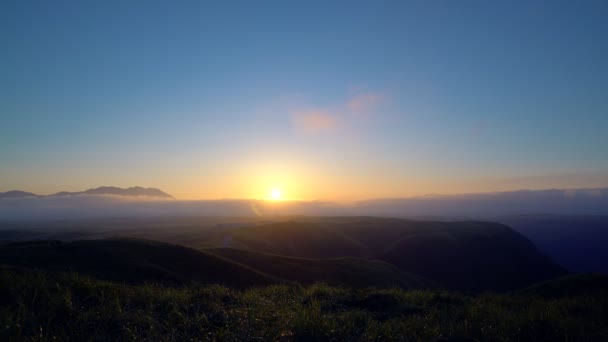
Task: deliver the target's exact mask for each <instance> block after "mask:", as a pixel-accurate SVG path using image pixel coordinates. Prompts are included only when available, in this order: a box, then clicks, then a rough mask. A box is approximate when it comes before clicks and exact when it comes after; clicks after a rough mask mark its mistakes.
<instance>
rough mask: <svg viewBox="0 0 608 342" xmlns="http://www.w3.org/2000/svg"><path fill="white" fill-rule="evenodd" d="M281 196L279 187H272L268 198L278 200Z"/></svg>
mask: <svg viewBox="0 0 608 342" xmlns="http://www.w3.org/2000/svg"><path fill="white" fill-rule="evenodd" d="M281 196H282V194H281V189H277V188H273V189H272V190H270V199H272V200H274V201H278V200H280V199H281Z"/></svg>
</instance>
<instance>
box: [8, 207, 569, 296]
mask: <svg viewBox="0 0 608 342" xmlns="http://www.w3.org/2000/svg"><path fill="white" fill-rule="evenodd" d="M4 227H6V228H5V229H10V231H8V233H7V234H0V236H3V235H6V236H5V237H4V238H3V239H4V240H10V239H13V240H23V239H27V234H26V235H24V236H23V237H18V236H17V235H16V234H15V231H16V230H28V229H30V228H31V230H35V231H38V232H42V234H41V235H33V236H36V239H59V240H63V239H68V240H71V239H79V240H80V239H102V238H109V237H113V236H121V237H133V238H139V239H153V240H158V241H164V242H167V243H171V244H179V245H183V246H186V247H190V248H194V249H198V250H204V249H207V248H235V249H243V250H248V251H255V252H260V253H266V254H273V255H280V256H284V257H293V258H313V259H327V258H340V257H351V258H360V259H368V260H382V261H385V262H388V263H390V264H392V265H394V266H397V267H398V268H399V269H401V271H404V272H407V273H410V274H415V275H418V276H421V277H424V278H426V279H429V280H431V281H433V282H436V283H438V284H439V285H441V286H443V287H445V288H448V289H458V290H472V291H484V290H511V289H517V288H521V287H525V286H528V285H531V284H533V283H535V282H539V281H544V280H548V279H551V278H555V277H558V276H561V275H564V274H565V273H566V271H565V270H563V269H562V268H561V267H559V266H557V265H556V264H554V263H553V262H552V261H551V260H550V259H548V258H547V257H546V256H545V255H543V254H542V253H541V252H539V251H538V250H537V249H536V247H535V246H534V245H533V244H532V243H531V242H530V241H529V240H528V239H526V238H525V237H524V236H522V235H521V234H519V233H517V232H515V231H514V230H513V229H511V228H509V227H508V226H505V225H502V224H498V223H492V222H482V221H463V222H440V221H417V220H405V219H396V218H378V217H277V218H261V219H245V218H223V219H219V218H213V219H209V218H171V219H169V218H166V219H163V220H158V219H127V218H125V219H116V220H105V221H104V220H81V221H75V222H73V223H70V222H66V221H57V222H52V223H48V224H46V225H44V224H40V223H28V224H19V225H16V224H5V225H4ZM47 227H48V228H47ZM61 227H66V228H61ZM44 232H47V233H44Z"/></svg>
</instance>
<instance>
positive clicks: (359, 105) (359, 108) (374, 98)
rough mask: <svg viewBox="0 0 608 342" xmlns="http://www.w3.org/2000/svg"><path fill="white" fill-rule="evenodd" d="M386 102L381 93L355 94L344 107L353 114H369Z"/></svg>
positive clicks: (384, 96)
mask: <svg viewBox="0 0 608 342" xmlns="http://www.w3.org/2000/svg"><path fill="white" fill-rule="evenodd" d="M386 100H387V97H386V95H384V94H381V93H364V94H357V95H355V96H354V97H352V98H351V99H350V100H348V102H347V104H346V107H347V108H348V109H349V111H350V112H351V113H353V114H371V113H373V112H374V111H375V110H376V109H377V108H378V106H380V105H381V104H382V103H383V102H385V101H386Z"/></svg>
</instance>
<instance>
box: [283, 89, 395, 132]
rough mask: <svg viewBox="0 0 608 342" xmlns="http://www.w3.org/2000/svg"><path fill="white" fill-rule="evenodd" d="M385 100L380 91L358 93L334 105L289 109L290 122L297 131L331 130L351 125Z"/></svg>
mask: <svg viewBox="0 0 608 342" xmlns="http://www.w3.org/2000/svg"><path fill="white" fill-rule="evenodd" d="M386 101H387V96H386V95H384V94H381V93H370V92H368V93H359V94H355V95H353V96H351V97H350V98H349V99H348V100H347V101H345V102H344V103H341V104H338V105H336V106H332V107H327V108H312V109H310V108H305V109H298V110H294V111H291V117H292V123H293V126H294V129H295V130H296V131H297V132H303V133H308V134H319V133H328V132H333V131H335V130H336V129H338V128H341V129H342V128H348V127H349V126H352V125H353V124H354V123H355V122H356V121H357V120H360V119H361V116H362V115H365V116H367V115H370V114H373V113H375V112H376V111H377V110H378V109H379V107H380V106H381V105H382V104H384V103H385V102H386Z"/></svg>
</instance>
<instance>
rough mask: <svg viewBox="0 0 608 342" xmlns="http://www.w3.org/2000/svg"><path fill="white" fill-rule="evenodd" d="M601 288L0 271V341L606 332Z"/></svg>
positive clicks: (540, 336)
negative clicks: (550, 293)
mask: <svg viewBox="0 0 608 342" xmlns="http://www.w3.org/2000/svg"><path fill="white" fill-rule="evenodd" d="M606 322H608V295H607V294H606V292H603V293H602V292H600V293H595V294H593V295H591V294H578V295H570V296H567V297H561V298H544V297H541V296H538V295H534V294H519V295H496V294H486V295H480V296H465V295H459V294H454V293H447V292H436V291H404V290H399V289H393V290H376V289H365V290H350V289H344V288H336V287H329V286H326V285H322V284H317V285H312V286H309V287H300V286H287V285H277V286H268V287H261V288H253V289H249V290H233V289H229V288H226V287H222V286H190V287H185V288H171V287H162V286H157V285H142V286H128V285H122V284H116V283H109V282H102V281H97V280H94V279H91V278H88V277H84V276H80V275H78V274H73V273H72V274H64V273H63V274H62V273H44V272H34V271H26V270H18V269H2V270H0V324H1V326H0V340H7V341H10V340H18V341H24V340H25V341H27V340H36V341H38V340H42V341H47V340H51V341H52V340H74V341H89V340H153V341H159V340H163V341H166V340H169V341H186V340H193V341H199V340H200V341H244V340H252V341H253V340H260V341H261V340H275V341H276V340H279V341H301V340H303V341H306V340H314V341H317V340H318V341H372V340H373V341H385V340H386V341H392V340H398V341H433V340H438V339H442V338H464V337H467V338H472V339H476V340H480V341H606V340H608V324H607V323H606Z"/></svg>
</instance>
